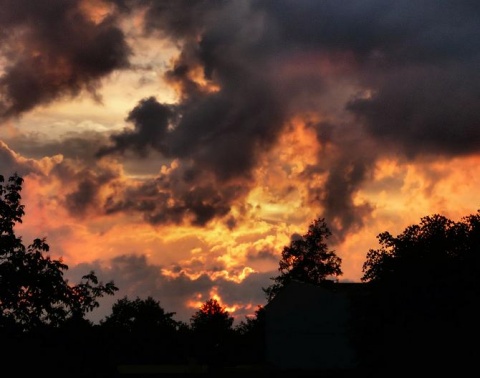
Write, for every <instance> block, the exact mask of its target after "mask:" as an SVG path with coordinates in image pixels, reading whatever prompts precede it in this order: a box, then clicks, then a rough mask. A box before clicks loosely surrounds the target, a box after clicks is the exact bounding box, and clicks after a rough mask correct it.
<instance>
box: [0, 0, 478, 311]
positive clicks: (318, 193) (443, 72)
mask: <svg viewBox="0 0 480 378" xmlns="http://www.w3.org/2000/svg"><path fill="white" fill-rule="evenodd" d="M0 5H2V13H1V14H0V22H2V26H4V29H2V32H0V33H1V34H0V42H2V44H1V47H0V53H1V54H0V113H1V117H2V129H1V130H0V131H2V133H1V134H0V138H2V140H3V141H4V142H2V143H3V144H0V163H1V165H2V167H3V166H5V167H8V168H9V170H10V168H12V169H13V168H15V169H18V170H20V171H21V172H22V173H24V174H26V175H27V179H28V180H27V181H26V191H25V198H26V199H28V200H29V201H31V203H33V205H32V213H33V214H32V216H31V217H30V216H29V215H27V218H28V220H30V221H32V222H34V228H35V227H39V228H40V229H42V230H43V229H45V230H48V231H49V235H51V236H52V237H53V238H54V241H56V242H58V244H59V249H60V252H61V253H62V254H65V255H66V256H67V257H68V258H70V259H71V260H70V261H73V262H74V264H79V263H82V262H84V263H86V264H91V265H92V266H93V265H95V264H98V267H99V268H100V269H101V271H102V273H105V275H107V276H108V275H109V274H110V273H112V274H113V272H115V276H116V277H119V280H120V281H119V283H120V286H122V284H124V286H125V287H128V290H129V291H128V293H130V294H131V295H133V293H142V294H143V293H152V294H155V295H156V296H158V298H159V299H162V298H163V297H165V301H166V302H165V305H166V307H167V309H168V310H174V309H176V306H180V307H179V308H182V309H183V310H182V311H184V310H185V309H188V308H192V309H193V307H188V306H189V305H188V303H190V305H193V303H197V304H198V302H200V301H201V300H204V299H206V297H207V294H208V295H217V296H219V297H221V298H222V299H224V300H225V301H226V302H227V303H228V305H229V306H235V304H237V305H238V303H243V304H244V305H245V303H247V302H249V303H253V302H255V300H254V299H252V300H251V301H250V300H249V301H247V300H245V301H243V302H242V301H241V300H240V299H239V297H236V295H237V294H236V293H239V295H240V293H241V294H242V295H244V296H248V294H247V292H246V291H245V292H244V291H243V289H245V290H246V288H247V287H248V285H250V284H251V285H252V288H253V285H258V284H259V282H260V281H262V280H263V279H264V278H265V277H267V276H268V277H270V275H272V272H275V265H276V261H277V260H278V258H279V256H280V252H281V249H282V247H283V246H284V245H285V244H287V243H288V242H289V240H290V237H291V236H292V235H296V234H300V235H302V234H303V233H304V232H305V231H306V229H307V227H308V224H309V222H310V221H311V220H312V219H314V218H315V217H317V216H322V217H325V219H326V222H327V224H328V226H329V227H330V228H331V230H332V234H333V235H332V239H331V241H332V244H333V246H332V247H334V249H335V250H336V252H337V253H338V254H339V255H340V256H341V257H342V262H343V263H342V264H343V269H342V270H343V271H344V272H345V279H354V280H358V279H359V277H360V276H361V266H362V262H363V259H364V257H365V253H366V252H367V251H368V249H369V248H372V247H374V245H375V243H376V239H375V237H376V235H377V234H378V233H380V232H383V231H385V230H390V231H392V232H393V233H395V232H401V230H402V228H403V227H404V226H407V225H408V224H410V223H412V222H416V221H417V220H418V219H419V218H420V217H421V216H423V215H426V214H428V213H429V212H432V211H433V212H442V213H445V214H446V215H447V216H451V217H453V218H455V217H457V216H459V215H465V214H468V213H469V212H474V211H476V207H475V206H477V205H476V204H477V203H478V198H477V197H478V195H477V191H476V189H475V188H476V187H478V183H477V181H478V180H477V179H476V177H479V175H478V168H477V167H478V155H479V152H480V151H479V150H478V146H480V143H479V142H480V140H479V138H480V132H479V131H478V130H479V128H478V125H479V121H480V107H479V106H478V104H479V101H480V98H479V93H480V78H479V76H478V74H477V70H478V66H479V63H480V61H479V57H480V54H479V52H478V48H477V45H478V42H477V41H478V40H480V38H479V37H480V35H479V34H480V26H479V23H478V19H479V16H480V14H479V13H480V5H479V3H477V2H473V1H470V0H445V1H437V0H426V1H422V2H418V1H414V0H394V1H389V2H385V1H382V0H367V1H363V2H358V1H355V0H345V1H341V2H339V1H317V0H298V1H293V0H218V1H217V0H160V1H154V0H103V1H90V0H81V1H80V0H75V1H66V0H65V1H64V0H55V1H50V2H48V3H46V2H42V3H39V2H34V1H27V0H22V1H19V2H13V1H7V0H3V1H2V0H0ZM4 30H5V31H4ZM7 31H8V33H7ZM147 50H148V51H147ZM119 70H126V71H128V72H129V73H132V72H135V73H136V75H133V74H132V76H130V77H129V79H128V80H126V79H125V77H123V76H121V75H120V74H119V75H118V76H115V73H116V72H117V71H118V72H120V71H119ZM121 72H125V71H121ZM112 74H113V76H112ZM112 78H113V79H112ZM108 80H114V81H115V85H114V86H108V85H109V84H110V85H112V82H109V81H108ZM124 83H127V84H125V85H123V84H124ZM146 83H148V85H146ZM102 85H104V86H106V87H107V88H108V90H104V91H102V89H103V88H104V87H102ZM112 88H113V89H112ZM140 88H141V89H142V90H141V91H140ZM123 89H124V90H123ZM82 92H87V94H88V93H90V95H93V96H94V98H95V97H96V98H97V99H98V98H99V97H100V96H101V95H104V99H105V103H108V100H110V99H114V100H115V101H113V100H112V102H110V103H109V104H110V106H111V104H116V110H115V114H112V113H109V110H111V109H112V107H108V108H107V107H106V108H105V109H106V110H105V112H106V113H108V114H107V115H103V114H102V116H99V113H101V110H99V109H100V108H98V107H97V108H95V109H96V110H95V111H96V117H91V118H90V117H89V115H87V114H86V115H85V117H84V116H83V112H84V111H85V112H87V111H88V109H89V106H91V105H88V104H86V103H83V104H82V107H81V106H80V105H79V101H80V99H84V98H85V97H82V96H77V95H79V94H81V93H82ZM117 96H118V97H117ZM72 99H73V100H75V102H74V103H72V102H71V103H70V104H71V106H72V107H74V106H77V105H78V107H77V110H76V113H75V117H73V116H72V117H73V118H74V120H68V121H64V122H63V123H62V122H59V123H58V124H57V123H54V122H53V121H52V119H53V118H55V117H53V118H52V116H51V114H54V113H55V110H58V109H59V108H57V107H58V106H60V103H59V100H62V101H63V104H65V101H66V100H70V101H71V100H72ZM98 104H99V102H97V105H98ZM119 104H121V105H119ZM97 105H96V106H97ZM44 106H45V107H44ZM119 108H121V111H120V110H118V109H119ZM42 109H48V110H49V111H50V113H48V114H49V117H47V118H44V117H43V116H44V115H45V114H44V113H42ZM63 109H65V108H63ZM107 109H108V110H107ZM32 113H35V115H36V117H32V118H28V115H31V114H32ZM17 115H23V116H24V117H23V119H24V120H25V121H22V123H16V117H13V116H17ZM58 117H65V118H68V112H63V113H62V112H59V114H58ZM109 117H111V118H109ZM6 118H8V119H9V122H10V123H9V125H10V126H9V128H8V129H7V127H5V125H6V122H5V120H6ZM83 118H85V119H83ZM55 119H56V118H55ZM37 121H38V123H39V126H38V133H35V132H33V133H32V130H35V131H36V128H35V127H36V124H37ZM85 122H88V124H89V125H90V126H88V127H89V128H88V132H87V131H85V128H86V123H85ZM67 123H68V125H67ZM61 124H62V125H63V126H62V127H64V128H63V129H62V127H60V125H61ZM57 126H58V127H57ZM16 127H17V128H18V129H19V130H17V129H16ZM24 129H28V130H29V132H27V131H26V130H24ZM53 129H55V130H59V131H58V132H57V133H54V134H55V135H54V136H52V135H51V134H52V133H51V132H49V131H52V130H53ZM60 129H61V130H60ZM77 129H78V130H77ZM61 131H64V132H63V133H62V132H61ZM10 134H11V135H10ZM462 167H463V168H464V169H462ZM3 174H6V172H4V173H3ZM472 206H473V208H472ZM52 212H53V213H55V214H58V218H59V219H60V217H61V219H62V221H61V222H60V220H59V219H57V218H52V217H48V216H45V215H44V214H49V213H52ZM27 214H28V208H27ZM42 214H43V215H42ZM42 217H43V218H42ZM47 226H48V227H47ZM132 230H133V231H132ZM62 235H63V236H62ZM65 235H68V236H65ZM70 239H71V240H70ZM78 245H84V246H87V247H88V248H85V249H88V256H86V255H82V252H80V250H79V247H78ZM130 246H131V247H130ZM130 254H132V255H130ZM79 256H82V257H79ZM138 256H143V257H141V258H140V257H138ZM97 259H98V260H97ZM95 261H96V262H95ZM107 265H108V266H110V267H111V269H112V270H108V269H107V268H106V267H105V266H107ZM75 269H76V268H75ZM159 272H160V273H159ZM129 274H130V275H129ZM136 275H138V276H136ZM142 277H143V278H142ZM142 279H144V280H145V281H142ZM262 282H264V281H262ZM240 284H241V285H242V286H241V287H242V290H238V291H237V288H238V287H239V286H238V285H240ZM260 286H261V285H260ZM182 288H183V289H182ZM168 290H171V292H172V293H178V299H177V300H175V299H173V297H171V296H170V295H165V293H167V292H168ZM182 290H184V291H182ZM256 290H258V292H259V293H260V295H261V292H260V290H259V287H257V288H256ZM142 296H143V295H142ZM167 298H169V299H167ZM252 298H253V297H252ZM255 298H256V297H255ZM170 305H171V308H170ZM182 306H183V307H182ZM185 306H186V307H185ZM245 306H246V305H245ZM238 308H239V309H242V310H241V311H243V310H245V311H246V307H241V306H240V307H238ZM185 311H186V310H185ZM239 311H240V310H239ZM185 313H186V312H185ZM190 313H191V312H190Z"/></svg>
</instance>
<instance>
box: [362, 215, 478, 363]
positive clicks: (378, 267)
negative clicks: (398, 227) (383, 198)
mask: <svg viewBox="0 0 480 378" xmlns="http://www.w3.org/2000/svg"><path fill="white" fill-rule="evenodd" d="M378 240H379V243H380V248H378V249H371V250H369V252H368V253H367V256H366V261H365V263H364V265H363V272H364V275H363V277H362V281H363V282H365V283H367V284H368V287H369V288H370V289H371V290H370V293H371V294H372V295H371V297H370V301H369V303H368V305H366V306H365V307H364V308H365V309H367V313H366V314H365V315H364V319H366V323H365V325H364V333H363V337H362V343H365V342H366V341H367V340H368V342H369V343H371V345H370V348H373V349H370V350H373V352H368V350H369V348H367V347H366V346H365V345H364V344H362V347H361V348H360V349H361V350H362V351H365V353H367V354H369V356H368V359H370V360H371V359H372V358H373V359H375V363H376V364H383V365H385V366H394V365H396V364H403V365H405V364H406V363H407V362H408V364H409V365H408V366H424V367H425V366H433V365H435V364H437V363H438V361H442V363H443V364H444V366H445V367H449V368H455V369H456V368H460V367H465V366H471V365H472V364H473V363H474V361H476V360H477V359H478V356H477V353H476V352H474V350H473V349H472V348H471V347H470V346H471V345H473V344H474V343H475V342H476V339H475V338H474V336H473V335H474V334H476V332H475V331H474V330H475V329H477V327H478V325H477V319H478V299H479V298H480V285H479V283H480V253H479V252H480V212H477V213H476V214H471V215H468V216H466V217H463V218H462V219H461V220H460V221H458V222H456V221H452V220H451V219H448V218H447V217H445V216H443V215H439V214H434V215H431V216H425V217H423V218H421V220H420V222H419V223H418V224H414V225H411V226H408V227H406V228H405V229H404V231H403V232H402V233H400V234H399V235H397V236H393V235H392V234H391V233H390V232H387V231H386V232H383V233H381V234H379V235H378ZM367 336H368V337H367ZM374 345H380V346H381V347H380V348H378V347H375V346H374Z"/></svg>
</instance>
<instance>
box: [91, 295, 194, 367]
mask: <svg viewBox="0 0 480 378" xmlns="http://www.w3.org/2000/svg"><path fill="white" fill-rule="evenodd" d="M173 315H175V312H166V311H165V310H164V309H163V308H162V306H161V305H160V302H159V301H157V300H155V299H153V298H152V297H147V298H146V299H141V298H139V297H137V298H136V299H134V300H130V299H129V298H128V297H126V296H125V297H124V298H122V299H119V300H117V302H115V303H114V304H113V306H112V313H111V314H110V315H108V316H106V317H105V318H104V319H102V320H101V321H100V328H101V329H102V332H103V334H104V335H105V337H104V339H108V340H110V341H111V343H110V347H109V349H110V350H114V351H115V353H114V358H115V360H117V363H135V364H139V363H142V364H147V363H148V364H152V363H174V362H175V363H177V362H181V361H182V359H185V358H184V352H183V348H182V345H181V343H182V342H184V340H183V339H182V340H180V337H181V336H183V335H181V334H180V333H177V330H178V328H179V327H180V325H181V324H180V322H177V321H175V320H174V319H173Z"/></svg>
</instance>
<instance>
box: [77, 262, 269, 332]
mask: <svg viewBox="0 0 480 378" xmlns="http://www.w3.org/2000/svg"><path fill="white" fill-rule="evenodd" d="M109 266H110V267H109V269H105V268H102V266H101V265H100V264H99V263H92V264H86V263H85V264H80V265H77V266H75V267H74V268H72V269H70V270H69V271H68V277H69V278H70V280H71V281H72V282H78V281H79V280H80V278H81V275H83V274H85V273H87V272H89V271H90V270H92V269H93V270H94V271H95V272H96V274H97V277H98V278H99V279H100V280H102V281H103V282H107V281H109V280H112V279H113V280H114V281H115V285H116V286H117V287H118V288H119V291H118V292H117V293H116V294H115V296H114V297H107V298H102V299H101V301H100V302H101V305H100V308H99V310H97V311H96V313H95V314H93V315H94V316H93V318H95V319H94V320H96V321H98V320H100V319H103V318H104V317H105V316H106V315H109V314H110V313H111V305H112V304H113V303H114V302H115V301H116V300H118V299H120V298H123V297H124V296H127V297H128V298H129V299H135V298H136V297H139V298H142V299H145V298H147V297H148V296H151V297H153V298H155V299H156V300H158V301H160V305H161V306H162V307H163V308H164V309H165V310H167V311H171V312H176V315H175V319H176V320H182V321H186V322H188V321H189V319H190V317H191V316H192V315H193V314H194V312H196V311H197V310H198V308H190V307H187V306H186V303H187V302H188V301H192V300H195V298H197V296H198V294H201V296H202V297H201V299H200V302H205V301H206V300H208V299H210V292H211V290H212V289H213V288H214V287H215V289H216V290H217V293H218V294H219V295H220V297H221V298H222V300H223V301H225V303H226V304H229V305H232V304H234V303H243V304H248V303H251V304H252V305H253V306H257V305H263V304H265V295H264V293H263V291H262V287H266V286H268V285H269V284H270V277H271V276H272V275H273V274H272V272H269V273H252V274H250V275H249V276H248V277H247V278H246V279H245V280H244V281H242V282H241V283H239V284H237V283H235V282H232V281H228V280H225V279H223V278H218V279H215V280H213V279H211V278H210V277H209V276H208V275H206V274H203V275H200V276H199V277H198V278H196V279H191V278H189V277H187V276H186V275H185V274H180V275H179V276H178V277H176V278H171V277H168V276H165V275H163V274H162V273H161V269H162V267H161V266H158V265H151V264H148V262H147V260H146V258H145V256H136V255H122V256H118V257H116V258H114V259H112V260H111V261H109ZM255 309H256V308H253V309H250V310H246V309H243V310H242V309H240V311H239V312H238V313H239V317H240V318H239V319H238V320H243V316H244V315H246V314H251V313H253V311H255Z"/></svg>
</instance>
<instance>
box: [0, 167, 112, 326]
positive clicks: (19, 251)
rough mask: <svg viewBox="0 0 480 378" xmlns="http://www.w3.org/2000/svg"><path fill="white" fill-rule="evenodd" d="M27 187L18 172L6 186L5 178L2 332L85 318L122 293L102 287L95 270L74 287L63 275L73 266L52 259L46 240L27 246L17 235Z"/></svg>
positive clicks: (0, 233)
mask: <svg viewBox="0 0 480 378" xmlns="http://www.w3.org/2000/svg"><path fill="white" fill-rule="evenodd" d="M22 184H23V178H22V177H20V176H18V174H16V173H15V174H13V175H12V176H10V177H9V179H8V180H7V181H6V182H5V178H4V176H2V175H0V327H8V328H9V329H14V328H15V329H18V330H21V331H24V330H31V329H34V328H36V327H39V326H42V325H50V326H59V325H62V324H64V323H65V322H67V321H69V320H72V319H83V318H84V316H85V314H86V313H87V312H89V311H92V310H93V309H94V308H96V307H98V306H99V302H98V298H99V297H102V296H104V295H112V294H114V292H115V291H117V290H118V288H117V287H116V286H115V285H114V283H113V281H110V282H108V283H106V284H103V283H101V282H99V281H98V278H97V276H96V275H95V273H94V272H93V271H91V272H89V273H88V274H86V275H84V276H83V277H82V281H81V282H80V283H78V284H76V285H72V284H70V283H69V282H68V280H67V279H65V278H64V276H63V273H64V271H65V270H67V269H68V266H67V265H66V264H64V263H63V262H62V260H55V259H52V258H51V257H50V256H49V255H48V254H47V253H48V252H49V249H50V247H49V245H48V244H47V243H46V239H45V238H37V239H35V240H33V242H32V244H30V245H28V246H25V245H24V244H23V241H22V238H21V237H17V236H16V235H15V231H14V227H15V224H17V223H21V222H22V217H23V215H24V214H25V212H24V205H22V204H21V195H20V192H21V190H22Z"/></svg>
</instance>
